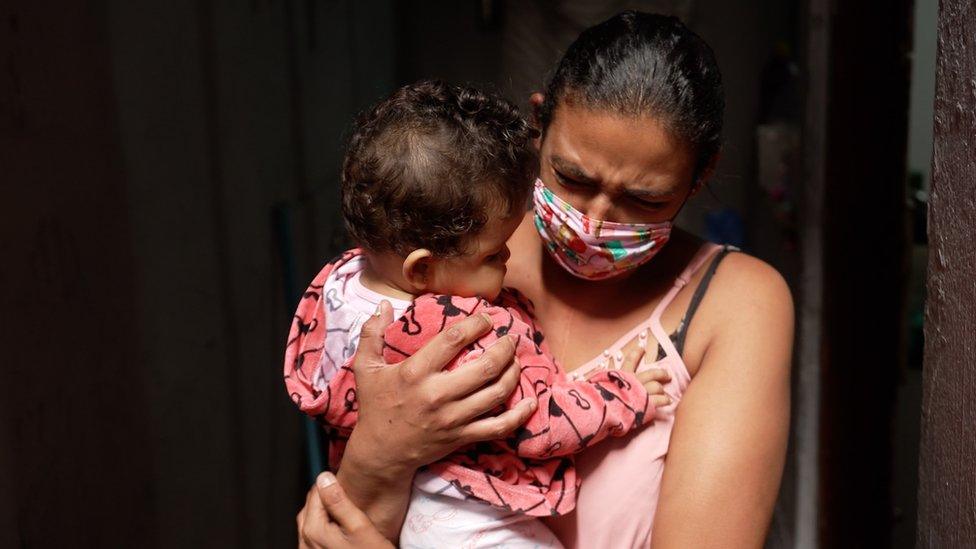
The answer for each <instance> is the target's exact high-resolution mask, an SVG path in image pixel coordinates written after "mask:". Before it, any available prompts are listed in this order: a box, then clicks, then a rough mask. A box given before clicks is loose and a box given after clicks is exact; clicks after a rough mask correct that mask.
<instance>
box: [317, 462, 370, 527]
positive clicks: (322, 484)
mask: <svg viewBox="0 0 976 549" xmlns="http://www.w3.org/2000/svg"><path fill="white" fill-rule="evenodd" d="M315 488H316V491H317V492H318V497H319V499H320V501H321V502H322V505H324V506H325V510H326V512H327V513H328V514H329V516H330V517H331V518H332V519H333V520H334V521H335V522H337V523H338V524H339V526H341V527H342V529H343V530H345V531H346V532H357V531H360V530H362V529H364V528H371V527H372V526H373V523H372V522H370V520H369V517H367V516H366V513H364V512H362V511H361V510H360V509H359V507H356V506H355V505H353V503H352V502H351V501H349V498H347V497H346V492H345V491H344V490H343V489H342V485H340V484H339V483H338V482H336V478H335V475H333V474H332V473H329V472H325V473H322V474H320V475H319V476H318V478H317V479H315Z"/></svg>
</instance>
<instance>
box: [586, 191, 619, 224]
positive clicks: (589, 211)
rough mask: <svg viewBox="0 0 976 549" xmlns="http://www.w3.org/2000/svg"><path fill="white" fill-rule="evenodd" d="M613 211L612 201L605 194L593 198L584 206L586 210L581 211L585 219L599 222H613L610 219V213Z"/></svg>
mask: <svg viewBox="0 0 976 549" xmlns="http://www.w3.org/2000/svg"><path fill="white" fill-rule="evenodd" d="M612 210H613V200H611V198H610V197H609V196H607V194H606V193H600V194H598V195H596V196H594V197H593V199H592V200H590V201H589V202H588V203H587V204H586V209H585V210H584V211H583V213H584V214H586V216H587V217H589V218H590V219H598V220H600V221H613V219H610V213H611V211H612Z"/></svg>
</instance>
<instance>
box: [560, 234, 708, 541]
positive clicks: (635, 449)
mask: <svg viewBox="0 0 976 549" xmlns="http://www.w3.org/2000/svg"><path fill="white" fill-rule="evenodd" d="M719 250H721V246H718V245H715V244H706V245H704V246H702V248H701V250H699V251H698V253H697V254H696V255H695V257H694V258H693V259H692V261H691V263H690V264H689V265H688V267H687V268H685V270H684V272H682V273H681V275H680V276H679V277H678V278H677V280H675V282H674V286H673V287H672V288H671V290H670V291H669V292H668V293H667V294H666V295H665V296H664V298H663V299H661V302H660V303H659V304H658V305H657V307H656V308H655V309H654V311H653V313H652V314H651V317H650V318H648V319H647V320H646V321H645V322H642V323H641V324H639V325H637V326H635V327H634V329H633V330H631V331H630V332H628V333H627V334H624V336H623V337H621V338H620V339H618V340H617V342H616V343H614V344H613V346H612V347H611V348H610V351H611V353H613V351H614V350H616V349H619V348H620V347H622V346H623V345H624V344H626V343H627V342H628V341H630V340H631V339H633V338H634V337H635V336H636V335H637V334H638V333H639V332H640V331H641V330H643V329H645V328H648V327H649V328H650V329H651V334H652V335H653V336H654V338H655V339H656V340H657V341H658V343H659V344H660V346H661V349H663V351H664V353H665V356H664V358H662V359H660V360H658V361H657V362H655V363H652V364H649V365H645V366H643V367H642V368H640V370H644V369H648V368H664V369H666V370H668V372H670V374H671V381H670V382H669V383H668V384H667V385H666V386H665V392H666V393H667V394H668V395H670V396H671V398H672V399H673V400H674V402H673V403H672V404H671V405H669V406H666V407H664V408H658V409H657V412H656V414H655V416H654V422H653V423H651V424H650V425H648V426H647V427H645V428H644V429H642V430H640V431H637V432H635V433H633V434H631V435H628V436H625V437H621V438H610V439H607V440H605V441H603V442H601V443H600V444H598V445H597V446H595V447H593V448H590V449H588V450H586V451H585V452H583V453H582V454H579V455H577V456H576V467H577V471H578V474H579V476H580V478H582V481H583V482H582V486H581V487H580V491H579V494H578V499H577V503H576V511H575V512H573V513H570V514H568V515H564V516H560V517H553V518H547V519H545V521H546V524H547V525H548V526H549V527H550V528H551V529H552V530H553V532H554V533H555V534H556V536H557V537H559V539H560V540H561V541H562V542H563V544H564V545H565V547H566V548H567V549H569V548H573V547H586V548H591V547H648V546H649V545H650V543H651V529H652V527H653V524H654V513H655V511H656V510H657V500H658V496H660V492H661V476H662V474H663V473H664V458H665V457H666V456H667V454H668V444H669V442H670V439H671V429H672V428H673V427H674V412H675V409H676V408H677V406H678V404H679V403H680V402H681V396H682V395H683V394H684V392H685V389H687V387H688V383H689V382H690V381H691V375H690V374H689V373H688V368H687V367H686V366H685V363H684V361H683V360H682V359H681V356H680V354H679V353H678V350H677V349H676V348H675V346H674V343H673V342H672V341H671V338H670V337H668V333H667V332H666V331H665V330H664V327H663V326H661V314H662V313H663V312H664V311H665V309H667V307H668V305H670V304H671V302H672V301H673V300H674V298H675V296H677V295H678V292H680V291H681V289H682V288H684V287H685V285H687V284H688V281H689V280H691V277H692V276H693V275H694V274H695V272H697V271H698V269H699V268H701V266H702V265H704V264H705V263H706V262H707V261H708V260H709V258H711V257H712V256H713V255H714V254H715V253H716V252H718V251H719ZM649 347H650V346H649ZM648 350H649V351H650V349H648ZM652 352H653V351H652ZM602 360H603V356H602V355H601V356H597V357H596V358H594V359H593V360H591V361H589V362H587V363H586V364H584V365H583V366H581V367H580V368H579V369H577V370H575V371H574V372H573V373H574V374H575V373H576V372H580V373H585V372H587V371H589V370H592V369H593V368H596V367H597V365H598V364H599V363H600V362H601V361H602Z"/></svg>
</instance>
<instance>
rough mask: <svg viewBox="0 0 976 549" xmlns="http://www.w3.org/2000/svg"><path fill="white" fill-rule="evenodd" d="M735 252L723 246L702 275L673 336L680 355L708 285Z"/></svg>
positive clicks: (727, 246) (731, 248)
mask: <svg viewBox="0 0 976 549" xmlns="http://www.w3.org/2000/svg"><path fill="white" fill-rule="evenodd" d="M733 251H737V250H736V248H734V247H732V246H729V245H725V246H722V249H721V251H719V252H718V253H717V254H715V257H713V258H712V262H711V263H709V264H708V269H707V270H706V271H705V274H704V275H702V279H701V282H699V283H698V287H697V288H695V293H694V294H692V296H691V303H689V304H688V310H687V311H685V316H684V318H683V319H681V324H679V325H678V330H677V331H676V332H675V333H674V336H672V337H673V338H674V348H675V349H677V350H678V354H679V355H680V354H683V353H684V351H685V336H686V335H687V334H688V325H689V324H691V319H692V317H694V316H695V311H697V310H698V306H699V305H701V302H702V299H704V297H705V292H706V291H708V285H709V284H710V283H711V282H712V277H713V276H715V270H716V269H718V264H719V263H721V261H722V260H723V259H725V256H727V255H729V252H733Z"/></svg>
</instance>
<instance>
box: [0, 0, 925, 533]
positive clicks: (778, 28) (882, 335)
mask: <svg viewBox="0 0 976 549" xmlns="http://www.w3.org/2000/svg"><path fill="white" fill-rule="evenodd" d="M625 8H637V9H642V10H646V11H655V12H664V13H672V14H676V15H679V16H680V17H681V18H682V19H683V20H684V21H685V22H686V23H687V24H688V25H689V26H690V27H691V28H692V29H693V30H695V31H696V32H698V33H699V34H700V35H701V36H702V37H703V38H704V39H705V40H706V41H707V42H708V43H709V44H710V45H711V46H712V48H713V49H714V50H715V53H716V55H717V58H718V62H719V64H720V66H721V69H722V71H723V76H724V81H725V90H726V94H727V104H728V107H727V115H726V132H725V148H724V154H723V157H722V161H721V165H720V166H719V169H718V173H717V175H716V177H715V178H714V180H713V181H712V182H711V185H710V187H711V192H710V193H703V196H702V197H701V198H700V199H698V200H697V201H696V202H695V203H694V204H693V205H691V206H689V208H686V210H685V211H684V212H683V213H682V219H681V223H683V224H684V226H685V227H687V228H689V229H690V230H692V231H694V232H696V233H698V234H700V235H702V236H704V237H706V238H709V239H711V240H714V241H718V242H728V243H733V244H736V245H738V246H740V247H742V248H744V249H745V250H746V251H748V252H749V253H752V254H754V255H757V256H758V257H760V258H763V259H765V260H767V261H769V262H770V263H772V264H773V265H774V266H776V267H777V268H778V269H780V270H781V271H782V272H783V273H784V274H785V275H786V277H787V279H788V280H789V281H790V284H791V286H792V288H793V289H794V292H795V296H796V302H797V312H798V316H799V321H800V324H799V325H798V327H799V332H798V335H799V338H798V342H797V347H796V361H795V370H794V371H795V375H794V380H795V381H794V384H795V391H794V395H795V398H794V414H793V423H794V430H793V436H792V437H791V445H790V455H789V460H788V465H787V469H786V474H785V477H784V481H783V488H782V491H781V495H780V499H779V503H778V504H777V510H776V515H775V517H774V520H773V524H772V526H771V530H770V535H769V541H768V543H767V545H768V546H769V547H816V546H823V547H844V546H862V545H870V546H872V547H874V546H878V547H911V546H914V543H915V539H916V507H917V505H916V489H917V478H918V473H917V471H918V448H919V418H920V413H919V410H920V404H921V393H922V348H923V346H922V339H923V338H922V319H923V314H922V310H923V302H924V285H925V265H926V260H927V259H926V257H927V252H926V250H927V248H926V231H925V227H926V221H925V211H926V201H927V199H928V196H929V186H930V179H931V174H930V164H931V158H932V139H933V130H932V128H933V100H934V93H935V74H936V43H937V34H936V32H937V21H938V2H937V0H914V1H912V0H890V1H886V2H848V1H847V0H844V1H843V2H829V1H827V0H644V1H629V2H628V1H603V2H597V1H559V0H549V1H543V0H527V1H515V0H480V1H479V0H454V1H419V0H360V1H353V0H246V1H239V2H229V1H222V0H209V1H198V2H191V1H187V0H176V1H171V2H132V1H119V0H66V1H61V2H57V3H53V2H28V1H18V0H13V1H11V0H5V1H3V2H0V65H2V69H0V193H2V194H0V203H2V205H3V210H2V211H3V215H2V216H0V227H2V232H0V234H2V235H3V238H2V241H0V246H2V247H0V257H2V258H3V259H2V265H0V304H2V319H3V322H2V326H3V329H2V330H0V342H2V344H3V349H4V351H3V358H0V364H2V367H0V370H2V373H0V376H2V377H0V412H2V416H3V421H0V474H2V476H0V546H2V547H54V546H85V547H89V546H90V547H213V546H216V547H225V546H226V547H231V546H233V547H289V546H294V543H295V540H294V536H295V532H294V530H295V526H294V517H295V513H296V512H297V510H298V509H299V507H300V506H301V504H302V502H303V498H304V494H305V491H306V490H307V488H308V486H309V485H310V482H311V480H310V470H312V469H314V467H316V461H315V460H316V459H317V457H316V452H315V448H314V444H315V439H314V438H311V437H309V436H307V433H306V424H305V423H304V421H303V419H302V418H301V417H300V416H299V414H298V412H297V411H296V410H295V408H294V407H293V405H292V404H291V402H290V400H289V399H288V397H287V395H286V394H285V391H284V390H283V385H282V382H281V363H282V350H283V343H284V338H285V335H286V332H287V328H288V326H289V319H290V317H291V312H292V307H293V305H294V303H295V300H296V298H297V296H298V295H299V292H300V291H301V290H303V289H304V287H305V286H304V285H305V284H306V283H307V281H309V280H310V279H311V276H312V275H313V274H314V273H315V272H316V271H317V270H318V268H319V266H320V265H321V264H322V263H323V262H324V261H325V260H326V259H328V258H329V257H331V256H332V255H333V254H334V253H336V252H337V251H339V250H341V249H342V247H343V246H344V245H345V242H344V237H343V235H342V229H341V221H340V219H339V217H338V216H337V200H336V196H337V192H336V190H337V173H338V167H339V162H340V159H341V155H342V144H343V139H344V137H345V136H346V135H347V134H348V132H349V130H350V128H351V122H352V120H353V117H354V116H355V115H356V113H357V112H359V111H360V110H362V109H364V108H365V107H367V106H368V105H370V104H371V103H373V102H374V101H376V100H378V99H380V98H381V97H383V96H384V95H386V94H388V93H389V92H391V91H392V90H393V89H395V88H396V87H397V86H399V85H401V84H403V83H407V82H410V81H413V80H416V79H419V78H425V77H438V78H443V79H446V80H449V81H456V82H470V83H474V84H478V85H482V86H486V87H488V88H490V89H493V90H495V91H497V92H499V93H501V94H503V95H505V96H507V97H508V98H510V99H512V100H513V101H515V102H517V103H518V104H520V105H521V106H523V107H525V106H526V104H527V100H528V97H529V94H530V93H532V92H533V91H540V90H542V89H543V87H544V83H545V82H546V79H547V77H548V75H549V74H551V72H552V71H553V70H554V68H555V64H556V62H557V61H558V59H559V57H560V55H561V53H562V51H563V50H564V49H565V48H566V46H567V45H568V44H569V43H570V42H571V41H572V39H573V38H574V37H575V36H576V35H577V34H578V33H579V32H580V31H582V30H583V29H584V28H586V27H588V26H590V25H592V24H595V23H597V22H600V21H602V20H604V19H606V18H608V17H610V16H611V15H613V14H615V13H616V12H618V11H620V10H622V9H625ZM744 382H746V383H747V382H748V380H744Z"/></svg>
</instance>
